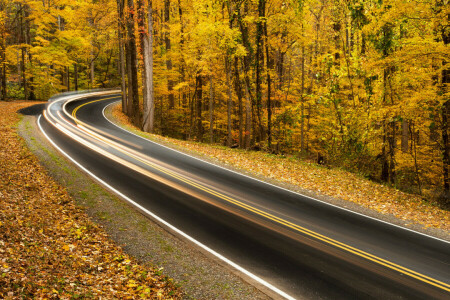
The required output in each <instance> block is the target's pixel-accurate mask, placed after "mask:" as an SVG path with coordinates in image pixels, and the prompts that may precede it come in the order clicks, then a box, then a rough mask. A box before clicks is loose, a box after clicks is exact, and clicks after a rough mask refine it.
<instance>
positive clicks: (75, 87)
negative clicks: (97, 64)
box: [73, 63, 78, 91]
mask: <svg viewBox="0 0 450 300" xmlns="http://www.w3.org/2000/svg"><path fill="white" fill-rule="evenodd" d="M73 73H74V74H73V84H74V89H75V91H78V63H75V64H74V65H73Z"/></svg>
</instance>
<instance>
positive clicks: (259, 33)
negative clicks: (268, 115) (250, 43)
mask: <svg viewBox="0 0 450 300" xmlns="http://www.w3.org/2000/svg"><path fill="white" fill-rule="evenodd" d="M264 17H265V0H258V21H257V22H256V41H255V44H256V59H255V69H256V119H257V120H256V121H257V123H256V128H255V131H256V142H258V143H260V142H261V141H262V139H263V128H262V120H261V111H262V89H261V83H262V68H263V64H264V53H263V23H264V22H265V20H264Z"/></svg>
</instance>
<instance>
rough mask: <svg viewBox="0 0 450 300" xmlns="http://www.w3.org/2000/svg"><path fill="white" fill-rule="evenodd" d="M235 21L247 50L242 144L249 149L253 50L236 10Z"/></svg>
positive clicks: (244, 25) (245, 8)
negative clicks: (237, 23)
mask: <svg viewBox="0 0 450 300" xmlns="http://www.w3.org/2000/svg"><path fill="white" fill-rule="evenodd" d="M247 13H248V2H247V1H246V2H244V15H246V14H247ZM236 14H237V20H238V22H239V29H240V31H241V36H242V43H243V44H244V47H245V49H246V50H247V55H246V56H244V57H243V58H242V65H243V73H244V87H245V98H246V103H245V116H246V117H245V135H244V144H245V148H246V149H248V148H250V144H251V135H252V112H253V109H252V108H253V105H254V101H253V96H252V93H251V83H250V76H249V74H250V62H251V57H252V55H253V49H252V47H251V45H250V41H249V37H248V27H247V24H246V23H245V22H243V20H242V15H241V11H240V9H236Z"/></svg>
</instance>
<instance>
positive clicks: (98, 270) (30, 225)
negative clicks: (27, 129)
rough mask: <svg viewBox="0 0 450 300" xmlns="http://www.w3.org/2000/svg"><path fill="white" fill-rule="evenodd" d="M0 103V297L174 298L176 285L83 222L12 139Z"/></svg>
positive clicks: (10, 110) (11, 112) (9, 113)
mask: <svg viewBox="0 0 450 300" xmlns="http://www.w3.org/2000/svg"><path fill="white" fill-rule="evenodd" d="M33 104H36V102H14V103H5V102H0V115H1V117H0V144H1V148H0V298H2V299H5V298H6V299H18V298H71V299H72V298H73V299H76V298H83V299H84V298H96V299H97V298H107V299H111V298H116V299H142V298H151V299H178V298H180V296H181V292H180V290H179V289H177V288H176V287H174V284H173V282H172V280H171V279H169V278H168V277H166V276H163V275H161V272H160V271H159V270H156V269H150V268H149V267H144V266H141V265H139V264H138V263H137V262H136V261H135V260H134V259H133V258H131V257H129V256H128V255H127V254H125V253H124V252H123V251H122V249H121V248H120V247H118V246H117V245H115V244H114V243H113V242H112V241H111V240H110V239H109V238H108V236H107V235H106V233H105V232H104V231H103V230H102V229H101V228H100V227H99V226H98V225H96V224H95V223H93V222H92V221H90V220H89V218H88V216H87V215H86V214H85V213H84V212H83V210H82V209H80V208H78V207H77V206H76V205H75V204H74V201H73V200H72V199H71V198H70V197H69V195H68V194H67V192H66V190H65V189H64V188H63V187H61V186H60V185H58V184H57V183H56V182H55V181H54V180H53V179H52V178H51V177H49V176H48V175H47V174H46V171H45V170H44V168H43V167H42V166H41V165H40V164H39V163H38V161H37V159H36V158H35V156H33V155H32V154H31V152H30V151H29V150H28V149H27V148H26V147H25V145H24V143H23V141H22V140H21V139H20V138H19V137H18V134H17V132H16V128H15V126H16V124H17V122H18V121H19V116H18V115H17V114H16V111H17V110H19V109H21V108H24V107H26V106H30V105H33Z"/></svg>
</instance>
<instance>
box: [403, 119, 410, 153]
mask: <svg viewBox="0 0 450 300" xmlns="http://www.w3.org/2000/svg"><path fill="white" fill-rule="evenodd" d="M408 139H409V123H408V121H407V120H403V121H402V151H403V152H404V153H407V152H408V150H409V145H408Z"/></svg>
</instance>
